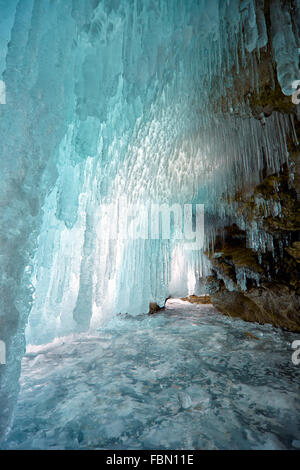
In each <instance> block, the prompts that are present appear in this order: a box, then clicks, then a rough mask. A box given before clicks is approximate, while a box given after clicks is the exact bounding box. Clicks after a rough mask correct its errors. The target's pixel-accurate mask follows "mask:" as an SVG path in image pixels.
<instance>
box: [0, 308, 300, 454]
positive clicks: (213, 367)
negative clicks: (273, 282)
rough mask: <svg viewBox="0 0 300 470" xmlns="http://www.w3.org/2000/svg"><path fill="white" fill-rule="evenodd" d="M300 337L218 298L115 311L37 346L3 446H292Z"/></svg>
mask: <svg viewBox="0 0 300 470" xmlns="http://www.w3.org/2000/svg"><path fill="white" fill-rule="evenodd" d="M246 333H250V334H252V335H253V336H255V337H256V338H258V339H254V338H251V337H249V336H248V335H247V334H246ZM298 338H299V335H294V334H291V333H286V332H283V331H281V330H279V329H275V328H273V327H271V326H270V325H265V326H260V325H256V324H250V323H245V322H243V321H241V320H234V319H230V318H227V317H224V316H222V315H220V314H218V313H217V312H216V311H215V310H214V308H213V307H212V306H210V305H192V304H189V303H187V302H177V303H174V302H169V303H168V309H167V311H166V312H165V313H161V314H157V315H153V316H151V317H150V316H146V315H141V316H138V317H130V316H119V317H117V318H116V319H115V320H114V321H112V322H111V323H110V324H109V325H107V326H106V327H105V328H103V329H101V330H99V331H97V332H93V333H90V334H84V335H77V336H72V337H66V338H61V339H58V340H56V341H55V342H53V343H51V344H49V345H45V346H40V347H38V346H33V347H29V348H28V351H27V354H26V356H25V357H24V360H23V372H22V377H21V393H20V396H19V403H18V406H17V410H16V414H15V421H14V426H13V429H12V431H11V434H10V436H9V439H8V440H7V442H5V443H4V444H2V446H1V447H2V448H6V449H87V448H88V449H104V448H105V449H285V448H295V447H297V445H298V444H299V439H300V403H299V384H300V366H295V365H293V363H292V360H291V356H292V352H293V350H292V349H291V343H292V341H293V340H295V339H298ZM297 442H298V444H297Z"/></svg>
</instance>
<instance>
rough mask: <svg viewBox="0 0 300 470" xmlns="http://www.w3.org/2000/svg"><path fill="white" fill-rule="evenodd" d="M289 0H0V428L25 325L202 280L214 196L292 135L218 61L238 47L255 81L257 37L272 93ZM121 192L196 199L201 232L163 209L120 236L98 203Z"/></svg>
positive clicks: (98, 317) (287, 80) (75, 326)
mask: <svg viewBox="0 0 300 470" xmlns="http://www.w3.org/2000/svg"><path fill="white" fill-rule="evenodd" d="M293 4H294V10H293V15H292V14H291V12H290V11H289V10H288V9H284V8H283V6H282V3H281V2H280V0H274V1H273V2H271V8H270V17H269V18H266V17H265V15H264V0H256V1H254V0H244V1H239V0H197V1H196V0H143V1H139V0H68V1H65V0H55V1H53V0H42V1H41V0H19V1H17V0H9V1H8V2H7V1H6V0H0V13H1V15H0V16H1V17H0V30H1V35H0V79H2V80H3V82H4V83H5V85H6V104H5V105H0V119H1V126H0V155H1V174H2V183H1V186H0V200H1V211H0V214H1V229H0V230H1V245H0V250H1V252H0V254H1V265H2V270H1V296H0V301H1V311H0V332H1V336H0V339H3V340H5V341H6V344H7V366H6V367H5V370H4V369H3V371H2V370H1V371H0V373H1V374H2V375H1V376H0V380H1V382H0V388H1V393H0V403H2V404H3V406H2V408H3V410H4V411H3V414H2V416H1V418H0V434H1V432H4V430H5V429H7V426H8V423H9V422H10V419H11V415H12V410H13V405H14V402H15V401H16V397H17V393H18V390H17V387H16V383H17V380H18V377H19V374H20V360H21V358H22V356H23V354H24V350H25V335H26V342H27V343H28V344H35V345H39V344H43V343H48V342H51V341H53V340H54V339H55V338H56V337H58V336H63V335H68V334H70V333H80V334H81V333H83V332H85V331H87V330H88V329H89V328H96V327H99V325H102V324H103V322H105V321H106V320H107V319H110V318H112V316H114V315H116V314H118V313H129V314H139V313H146V312H147V311H148V308H149V302H150V301H154V302H157V303H158V304H159V305H163V304H164V301H165V299H166V298H167V297H168V296H169V295H177V296H181V295H182V296H183V295H186V294H188V293H189V294H192V293H194V292H195V291H196V290H197V289H198V291H199V293H201V285H200V284H199V279H201V278H202V277H203V276H205V275H207V274H208V273H209V270H210V266H209V262H208V260H207V258H206V256H205V251H206V250H207V249H208V247H210V246H211V244H212V241H213V240H214V237H215V235H216V225H214V224H211V223H210V220H211V218H212V217H215V218H216V220H217V221H218V224H219V225H222V223H223V222H222V221H225V219H226V217H227V216H228V211H226V210H225V209H224V205H223V204H222V198H223V197H226V196H228V195H230V194H233V193H234V192H235V191H236V190H237V189H238V188H239V187H240V185H241V184H242V182H245V181H247V182H248V183H249V185H251V184H257V183H258V182H259V181H260V178H261V172H262V170H263V169H264V167H265V166H266V163H267V166H268V168H270V169H271V170H273V171H278V169H279V168H280V165H281V164H282V163H284V162H286V160H287V158H288V150H287V135H291V137H292V138H294V139H295V133H294V123H293V118H292V117H290V116H287V115H282V114H280V113H277V112H274V113H273V114H272V116H271V117H270V118H269V119H268V120H267V121H266V123H265V125H264V126H263V125H262V123H261V122H260V121H259V120H257V119H254V118H253V117H252V116H250V115H249V113H248V111H247V97H246V96H245V97H244V101H241V102H240V103H239V105H238V107H236V104H235V103H233V102H232V100H231V98H232V97H231V96H230V90H231V86H232V83H233V75H232V74H233V70H235V71H238V70H243V68H245V67H246V65H249V60H248V58H249V54H252V53H253V52H255V59H253V58H252V59H251V64H250V67H249V69H248V72H247V73H249V77H248V78H249V81H250V82H251V83H252V85H253V88H254V89H258V88H259V83H258V80H257V64H258V62H259V60H260V51H262V50H264V48H267V47H271V48H272V50H273V54H274V61H275V63H276V67H277V72H276V73H277V79H278V82H279V84H280V87H281V89H282V91H283V93H284V94H285V95H287V96H290V95H292V93H293V92H294V91H295V89H293V86H292V84H293V82H294V81H296V80H298V79H299V78H300V73H299V54H298V52H299V47H300V43H299V34H298V33H299V29H298V28H299V17H300V3H299V1H294V2H293ZM267 22H270V24H271V39H270V41H271V43H270V42H269V40H268V35H267ZM282 24H284V25H285V28H284V33H283V28H282ZM297 25H298V26H297ZM251 57H252V56H251ZM274 73H275V72H274ZM223 99H225V100H226V103H227V104H228V109H229V112H228V113H227V114H224V113H222V100H223ZM122 198H126V201H127V202H128V204H131V205H133V206H134V207H136V208H138V211H140V210H142V209H141V207H143V208H145V210H146V211H148V210H149V207H150V206H151V205H152V204H158V205H162V204H166V205H168V206H172V205H173V204H177V205H180V207H184V205H191V204H192V205H193V211H192V216H193V217H192V219H193V228H194V229H195V230H197V227H196V226H195V223H196V222H197V219H196V215H195V208H196V206H197V204H198V205H204V208H205V217H204V222H205V223H204V227H205V232H204V244H203V247H202V245H201V249H200V250H186V249H185V248H186V247H185V244H186V241H185V240H182V239H180V238H176V236H175V235H174V232H176V227H175V225H176V223H175V222H174V220H175V219H174V217H175V216H172V217H171V218H170V224H171V235H170V237H169V238H163V237H158V238H156V239H152V238H151V237H142V236H140V237H138V236H137V237H136V238H137V239H135V240H131V239H128V237H126V234H125V232H124V230H125V229H124V226H122V224H118V225H117V229H115V225H116V221H117V220H118V221H119V219H120V218H121V216H122V215H123V214H122V213H121V211H118V212H117V213H115V212H113V210H112V209H111V205H113V204H116V203H119V202H120V201H121V200H122ZM105 208H108V213H106V215H103V214H104V211H105ZM173 215H174V214H173ZM179 219H180V217H179ZM195 227H196V228H195ZM112 232H114V237H111V233H112Z"/></svg>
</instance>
